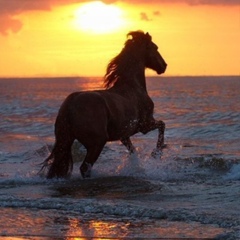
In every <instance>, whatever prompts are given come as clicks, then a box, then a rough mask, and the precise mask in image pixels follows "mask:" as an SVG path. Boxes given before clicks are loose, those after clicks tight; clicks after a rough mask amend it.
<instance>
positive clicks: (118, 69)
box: [104, 31, 151, 89]
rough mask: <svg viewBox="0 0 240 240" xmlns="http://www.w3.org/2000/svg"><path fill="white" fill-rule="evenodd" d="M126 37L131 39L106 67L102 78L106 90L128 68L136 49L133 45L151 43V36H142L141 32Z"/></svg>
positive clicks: (131, 33) (130, 33) (134, 32)
mask: <svg viewBox="0 0 240 240" xmlns="http://www.w3.org/2000/svg"><path fill="white" fill-rule="evenodd" d="M127 37H128V38H129V37H131V38H129V39H128V40H127V41H126V42H125V46H124V48H123V49H122V51H121V52H120V53H119V54H118V55H117V56H116V57H115V58H113V59H112V60H111V61H110V62H109V64H108V66H107V70H106V74H105V76H104V87H105V88H106V89H108V88H110V87H112V86H114V84H115V83H116V82H117V81H118V80H119V79H120V77H121V75H122V74H123V73H124V72H126V71H127V69H128V68H129V63H130V62H131V61H132V59H131V58H130V56H132V55H133V54H132V52H133V50H135V51H136V47H134V46H133V45H134V44H133V43H139V42H142V41H146V40H148V41H149V40H150V41H151V36H150V35H149V34H148V33H147V34H144V32H142V31H133V32H129V33H128V34H127Z"/></svg>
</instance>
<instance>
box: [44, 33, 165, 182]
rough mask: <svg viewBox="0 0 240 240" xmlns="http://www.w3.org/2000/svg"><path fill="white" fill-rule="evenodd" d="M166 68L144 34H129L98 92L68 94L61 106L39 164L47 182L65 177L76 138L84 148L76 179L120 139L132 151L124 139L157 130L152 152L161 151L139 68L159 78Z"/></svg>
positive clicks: (159, 124)
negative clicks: (49, 148)
mask: <svg viewBox="0 0 240 240" xmlns="http://www.w3.org/2000/svg"><path fill="white" fill-rule="evenodd" d="M166 67H167V64H166V62H165V61H164V59H163V58H162V56H161V55H160V53H159V52H158V46H157V45H156V44H155V43H154V42H152V37H151V36H150V35H149V33H146V34H145V33H144V32H142V31H132V32H129V33H128V34H127V40H126V42H125V45H124V47H123V49H122V51H121V52H120V53H119V54H118V55H117V56H116V57H115V58H113V59H112V60H111V61H110V63H109V64H108V65H107V70H106V74H105V76H104V79H103V80H104V81H103V82H104V87H105V89H103V90H95V91H82V92H74V93H71V94H70V95H69V96H67V98H66V99H65V100H64V102H63V103H62V105H61V107H60V109H59V112H58V115H57V118H56V121H55V131H54V132H55V144H54V146H53V149H52V152H51V154H50V155H49V157H47V159H46V160H45V161H44V162H43V165H42V169H41V170H43V169H45V167H48V172H47V178H48V179H51V178H66V177H69V176H70V175H71V172H72V169H73V160H72V155H71V146H72V144H73V142H74V141H75V140H78V141H79V142H80V143H81V144H82V145H83V146H84V147H85V148H86V151H87V153H86V156H85V159H84V161H83V163H82V164H81V166H80V173H81V175H82V178H83V179H85V178H90V177H91V169H92V167H93V165H94V163H95V162H96V160H97V159H98V157H99V155H100V153H101V151H102V149H103V147H104V146H105V144H106V143H107V142H108V141H116V140H120V141H121V142H122V144H123V145H125V146H126V148H127V149H128V151H129V152H130V153H134V152H135V151H136V150H135V148H134V146H133V144H132V142H131V139H130V137H131V136H132V135H134V134H136V133H139V132H141V133H143V134H146V133H148V132H149V131H152V130H155V129H158V131H159V134H158V140H157V144H156V149H155V153H156V152H161V151H162V149H163V147H164V131H165V123H164V122H163V121H162V120H155V119H154V117H153V110H154V103H153V101H152V100H151V98H150V97H149V95H148V92H147V87H146V79H145V69H146V68H149V69H152V70H154V71H156V72H157V74H162V73H164V72H165V70H166Z"/></svg>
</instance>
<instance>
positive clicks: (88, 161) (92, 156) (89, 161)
mask: <svg viewBox="0 0 240 240" xmlns="http://www.w3.org/2000/svg"><path fill="white" fill-rule="evenodd" d="M104 145H105V142H104V144H99V145H93V146H89V147H86V149H87V155H86V157H85V159H84V161H83V163H82V165H81V166H80V172H81V175H82V177H83V178H90V177H91V169H92V166H93V164H94V163H95V162H96V160H97V159H98V157H99V155H100V153H101V152H102V149H103V147H104Z"/></svg>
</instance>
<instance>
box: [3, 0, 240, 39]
mask: <svg viewBox="0 0 240 240" xmlns="http://www.w3.org/2000/svg"><path fill="white" fill-rule="evenodd" d="M89 1H90V0H0V34H3V35H7V34H8V33H9V32H13V33H15V32H18V31H20V30H21V28H22V26H23V24H22V22H21V21H20V20H19V19H18V18H17V16H18V15H19V14H21V13H23V12H26V11H33V10H35V11H51V9H52V8H53V7H54V6H61V5H67V4H72V3H83V2H89ZM92 1H93V0H92ZM103 2H105V3H107V4H109V3H114V2H125V3H129V4H140V3H142V4H153V3H155V4H166V3H172V4H174V3H186V4H189V5H192V6H196V5H238V4H239V0H161V2H160V1H159V0H103ZM159 2H160V3H159ZM159 14H160V13H159V12H155V13H154V15H155V16H157V15H159ZM140 16H141V19H142V20H145V21H150V20H151V19H150V18H149V17H148V15H147V14H146V13H144V12H142V13H141V14H140Z"/></svg>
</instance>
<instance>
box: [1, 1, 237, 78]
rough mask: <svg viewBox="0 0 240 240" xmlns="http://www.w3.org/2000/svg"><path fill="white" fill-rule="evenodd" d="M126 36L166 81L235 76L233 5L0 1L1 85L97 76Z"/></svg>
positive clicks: (189, 2) (210, 3)
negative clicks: (161, 65) (140, 37)
mask: <svg viewBox="0 0 240 240" xmlns="http://www.w3.org/2000/svg"><path fill="white" fill-rule="evenodd" d="M133 30H143V31H144V32H149V34H150V35H151V36H152V39H153V42H154V43H156V44H157V45H158V47H159V52H160V53H161V55H162V56H163V58H164V59H165V61H166V62H167V63H168V68H167V71H166V73H165V75H166V76H187V75H189V76H199V75H201V76H209V75H240V44H239V43H240V4H239V0H105V1H87V0H85V1H84V0H41V1H39V0H21V1H20V0H0V77H57V76H103V75H104V74H105V70H106V66H107V64H108V62H109V61H110V60H111V59H112V58H113V57H114V56H116V55H117V54H118V53H119V52H120V51H121V49H122V48H123V46H124V42H125V40H126V35H127V33H128V32H129V31H133ZM147 75H150V76H155V75H156V73H154V72H153V71H150V70H148V71H147Z"/></svg>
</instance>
